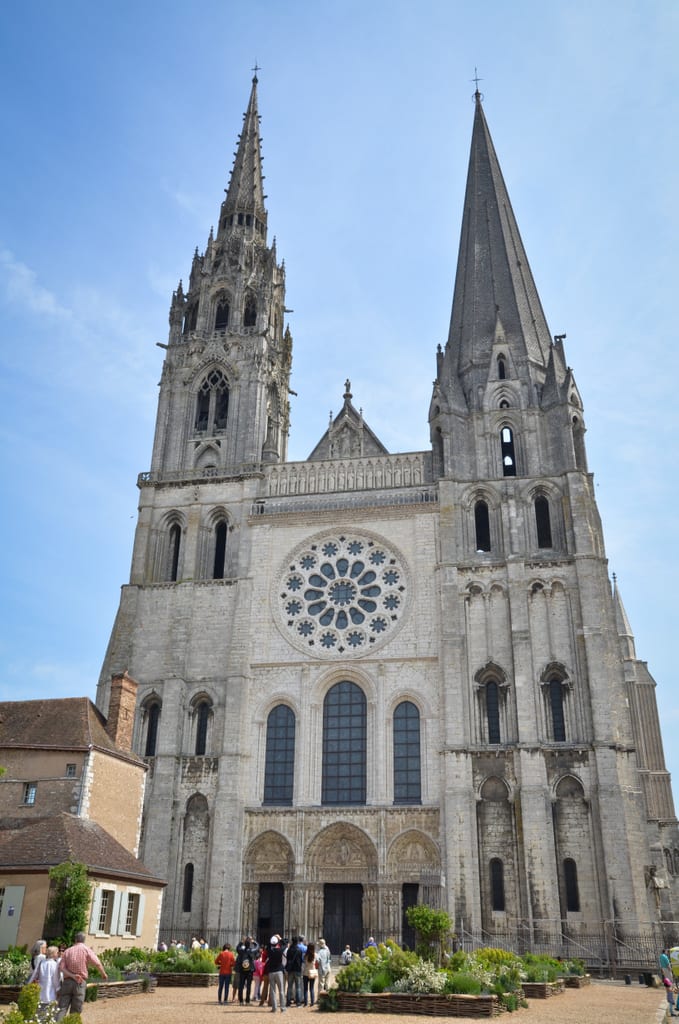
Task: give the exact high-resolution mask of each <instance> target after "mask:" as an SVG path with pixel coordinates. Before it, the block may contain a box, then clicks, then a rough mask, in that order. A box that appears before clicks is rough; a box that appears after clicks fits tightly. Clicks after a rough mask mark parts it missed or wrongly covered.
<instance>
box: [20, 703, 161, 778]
mask: <svg viewBox="0 0 679 1024" xmlns="http://www.w3.org/2000/svg"><path fill="white" fill-rule="evenodd" d="M91 746H92V747H97V748H99V749H100V750H107V751H109V752H110V753H112V754H116V755H118V756H119V757H124V758H125V759H126V760H128V761H129V760H132V761H135V762H137V763H140V764H143V763H144V762H143V761H141V759H140V758H138V757H136V755H135V754H131V753H130V752H129V751H124V750H120V749H119V748H118V747H116V745H115V744H114V742H113V740H112V739H111V737H110V736H109V734H108V733H107V732H106V719H105V718H104V716H103V715H102V713H101V712H100V711H99V709H98V708H97V707H96V706H95V705H94V704H93V703H92V701H91V700H89V698H87V697H60V698H55V699H54V700H9V701H0V748H2V747H14V748H17V747H33V748H41V749H43V750H87V749H88V748H89V747H91Z"/></svg>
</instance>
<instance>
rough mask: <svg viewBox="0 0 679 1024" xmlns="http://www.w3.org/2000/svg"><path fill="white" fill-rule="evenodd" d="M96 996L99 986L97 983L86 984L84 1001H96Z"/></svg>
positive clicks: (97, 996) (97, 995)
mask: <svg viewBox="0 0 679 1024" xmlns="http://www.w3.org/2000/svg"><path fill="white" fill-rule="evenodd" d="M98 998H99V986H98V985H88V986H87V988H86V989H85V1002H86V1003H96V1001H97V999H98Z"/></svg>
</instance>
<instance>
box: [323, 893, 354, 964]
mask: <svg viewBox="0 0 679 1024" xmlns="http://www.w3.org/2000/svg"><path fill="white" fill-rule="evenodd" d="M323 936H324V938H325V941H326V942H327V944H328V946H329V947H330V950H331V952H332V953H333V954H334V955H335V956H337V954H339V953H341V952H342V950H343V949H344V947H345V946H346V944H347V943H349V945H350V946H351V948H352V949H353V950H354V952H358V951H359V950H360V949H362V948H363V886H362V885H324V886H323Z"/></svg>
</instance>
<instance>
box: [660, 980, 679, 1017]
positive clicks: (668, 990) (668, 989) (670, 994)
mask: <svg viewBox="0 0 679 1024" xmlns="http://www.w3.org/2000/svg"><path fill="white" fill-rule="evenodd" d="M662 983H663V985H664V986H665V995H666V996H667V1002H668V1003H669V1010H670V1017H679V1014H677V1013H675V1012H674V998H675V992H674V985H673V984H672V982H671V981H670V979H669V978H663V980H662Z"/></svg>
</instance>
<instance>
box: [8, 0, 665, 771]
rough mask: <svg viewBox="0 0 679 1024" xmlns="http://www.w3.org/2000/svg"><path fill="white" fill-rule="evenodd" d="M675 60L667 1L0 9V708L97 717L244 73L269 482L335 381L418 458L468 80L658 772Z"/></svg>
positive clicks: (318, 427) (458, 204)
mask: <svg viewBox="0 0 679 1024" xmlns="http://www.w3.org/2000/svg"><path fill="white" fill-rule="evenodd" d="M678 47H679V5H677V3H676V2H675V0H656V2H652V0H651V2H638V3H632V2H627V0H598V2H596V3H591V2H587V3H586V2H577V3H576V2H573V3H568V2H558V0H556V2H554V3H545V2H544V0H541V2H535V3H533V2H527V0H514V2H512V3H509V2H499V0H487V2H486V3H484V4H476V5H474V4H469V3H461V2H457V0H445V2H439V0H418V2H415V0H413V2H399V0H392V2H387V0H364V2H357V0H335V2H333V3H330V2H324V0H317V2H315V3H312V2H310V0H308V2H301V0H288V2H285V3H282V2H280V0H279V2H270V0H247V2H245V0H230V2H227V0H223V2H221V3H219V2H216V0H204V2H202V3H201V4H200V5H198V4H196V5H191V4H187V3H182V4H179V3H176V2H174V0H165V2H163V3H161V2H156V0H149V2H144V0H137V2H136V3H131V2H129V0H116V2H115V3H114V2H112V0H100V2H97V3H92V2H91V0H64V2H62V3H60V4H55V3H53V2H52V0H26V2H25V3H24V4H21V5H19V4H14V5H10V6H9V7H7V8H6V9H5V11H4V12H3V30H2V34H1V36H0V76H1V77H2V79H4V80H3V81H2V82H0V86H1V88H2V97H3V100H2V104H1V105H0V118H1V123H2V140H3V147H2V148H3V157H2V160H1V161H0V267H1V269H2V273H1V274H0V305H1V307H2V332H1V335H0V337H1V346H0V359H1V361H2V365H1V369H0V388H1V389H2V390H1V392H0V397H1V405H0V410H1V411H0V429H1V431H2V446H1V450H2V459H3V464H4V465H3V478H4V479H5V481H6V492H5V500H4V502H3V505H2V513H1V514H2V526H3V536H4V541H5V543H4V545H3V550H2V573H1V578H2V581H3V592H2V617H1V620H0V622H1V625H0V658H1V659H2V666H3V671H2V673H1V675H0V699H12V698H19V697H24V698H26V697H43V696H64V695H74V694H88V695H90V696H93V695H94V688H95V685H96V680H97V677H98V674H99V670H100V666H101V662H102V660H103V656H104V652H105V648H106V644H107V642H108V637H109V634H110V630H111V626H112V624H113V619H114V615H115V612H116V608H117V604H118V598H119V587H120V586H121V584H123V583H124V582H125V581H126V579H127V576H128V571H129V563H130V556H131V550H132V539H133V532H134V526H135V519H136V505H137V489H136V484H135V481H136V475H137V473H138V472H140V471H143V470H146V469H148V468H149V464H150V455H151V443H152V434H153V426H154V417H155V408H156V399H157V383H158V379H159V376H160V368H161V365H162V352H161V350H159V349H158V348H156V344H155V343H156V342H165V341H166V340H167V315H168V309H169V302H170V297H171V293H172V290H173V288H175V287H176V285H177V281H178V280H179V278H180V277H183V278H184V280H185V281H186V280H187V278H188V271H189V268H190V263H191V257H192V254H193V250H194V248H195V247H196V246H198V247H199V248H200V249H201V251H202V249H203V248H204V246H205V242H206V240H207V236H208V233H209V230H210V226H211V225H212V224H214V223H215V222H216V219H217V213H218V209H219V204H220V201H221V198H222V195H223V189H224V187H225V186H226V184H227V181H228V175H229V171H230V167H231V162H232V154H233V151H234V148H235V143H236V137H237V134H238V132H239V131H240V126H241V118H242V113H243V111H244V110H245V106H246V103H247V97H248V92H249V87H250V79H251V77H252V72H251V70H250V69H251V67H252V65H253V64H254V63H255V61H257V62H258V64H259V65H261V71H260V72H259V80H260V86H259V101H260V113H261V114H262V137H263V152H264V156H265V165H264V167H265V174H266V176H267V177H266V191H267V192H268V200H267V205H268V210H269V237H270V238H271V236H273V235H276V237H277V243H278V254H279V257H280V258H284V259H285V262H286V268H287V305H288V306H289V307H291V308H292V309H293V310H294V313H292V314H291V315H290V326H291V330H292V333H293V338H294V353H293V355H294V361H293V377H292V387H293V388H294V389H295V391H297V392H298V395H299V397H298V398H296V399H294V400H293V401H294V404H293V407H292V429H291V437H290V448H289V454H290V457H291V458H305V457H306V456H307V455H308V453H309V452H310V451H311V449H312V448H313V447H314V445H315V443H316V441H317V440H318V438H319V437H320V435H321V434H322V433H323V431H324V429H325V427H326V425H327V420H328V414H329V412H330V411H331V410H332V411H333V412H337V411H338V409H339V407H340V404H341V396H342V392H343V390H344V380H345V378H346V377H349V378H350V379H351V381H352V391H353V395H354V404H355V405H356V406H361V407H362V408H363V410H364V415H365V417H366V420H367V422H368V423H369V424H370V426H371V427H372V429H373V430H374V431H375V432H376V433H377V434H378V436H379V437H380V438H381V439H382V441H383V442H384V443H385V444H386V446H387V447H388V448H389V450H390V451H408V450H419V449H422V448H425V447H426V446H427V442H428V429H427V410H428V404H429V398H430V394H431V382H432V379H433V377H434V376H435V372H436V370H435V351H436V346H437V344H438V343H439V342H441V343H445V339H446V335H447V330H448V320H449V316H450V303H451V299H452V287H453V276H454V271H455V262H456V257H457V245H458V237H459V227H460V220H461V213H462V199H463V193H464V183H465V177H466V170H467V159H468V152H469V142H470V137H471V126H472V116H473V104H472V99H471V98H472V93H473V90H474V85H473V83H472V82H471V79H472V78H473V76H474V69H475V67H478V69H479V71H478V73H479V75H480V76H481V79H482V81H481V83H480V88H481V90H482V92H483V94H484V108H485V112H486V117H487V119H488V122H489V125H490V130H491V133H492V135H493V139H494V142H495V146H496V149H497V152H498V156H499V159H500V163H501V166H502V168H503V172H504V175H505V179H506V182H507V186H508V189H509V194H510V196H511V198H512V203H513V206H514V210H515V213H516V216H517V219H518V223H519V227H520V229H521V232H522V235H523V240H524V243H525V245H526V249H527V252H528V257H529V260H530V263H531V267H532V270H533V274H534V276H535V279H536V282H537V286H538V290H539V292H540V295H541V298H542V303H543V306H544V309H545V313H546V316H547V321H548V323H549V325H550V329H551V331H552V333H554V334H556V333H559V334H562V333H566V334H567V339H566V354H567V357H568V361H569V363H570V364H571V365H572V367H573V368H574V371H575V375H576V380H577V383H578V386H579V388H580V392H581V394H582V396H583V399H584V402H585V417H586V422H587V427H588V434H587V446H588V457H589V465H590V469H591V470H592V471H593V472H594V475H595V481H596V493H597V497H598V501H599V507H600V511H601V514H602V518H603V522H604V529H605V536H606V545H607V552H608V557H609V561H610V569H611V572H615V573H616V574H617V576H618V580H619V585H620V588H621V593H622V596H623V599H624V602H625V605H626V608H627V611H628V614H629V617H630V620H631V622H632V626H633V628H634V631H635V634H636V640H637V654H638V656H639V657H641V658H643V659H645V660H647V661H648V663H649V667H650V669H651V671H652V673H653V674H654V676H655V678H656V680H657V682H658V702H659V706H660V710H661V719H662V725H663V730H664V735H665V745H666V754H667V760H668V765H669V767H670V768H671V770H672V771H673V774H674V776H675V778H679V753H677V754H675V753H674V752H673V743H672V738H673V733H674V732H675V730H676V728H677V727H678V726H679V688H678V687H677V684H676V680H675V672H676V664H675V654H674V645H673V640H672V637H673V632H674V629H675V628H677V604H678V602H677V589H676V579H677V574H678V570H679V564H678V563H679V549H677V546H676V545H670V546H668V543H669V540H670V539H671V538H672V537H673V536H674V529H675V522H676V508H677V505H678V504H679V500H678V499H679V493H678V491H679V485H678V482H677V481H678V479H679V474H678V473H677V466H676V463H677V437H678V436H679V412H678V403H677V400H676V397H675V391H676V382H677V379H679V346H678V345H677V340H676V338H677V326H676V294H677V252H678V251H679V245H678V242H679V212H678V209H679V208H678V205H677V201H676V196H677V168H678V167H679V133H678V132H677V124H679V87H678V86H679V82H678V79H679V71H678V67H679V65H678V63H677V60H676V53H677V49H678Z"/></svg>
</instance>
